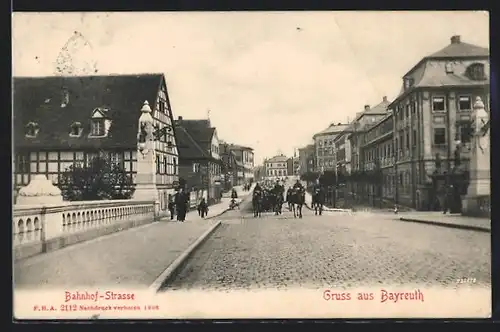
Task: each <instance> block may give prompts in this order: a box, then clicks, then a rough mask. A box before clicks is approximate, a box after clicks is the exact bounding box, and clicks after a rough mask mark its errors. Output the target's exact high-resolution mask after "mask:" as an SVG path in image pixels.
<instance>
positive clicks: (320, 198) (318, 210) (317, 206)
mask: <svg viewBox="0 0 500 332" xmlns="http://www.w3.org/2000/svg"><path fill="white" fill-rule="evenodd" d="M324 202H325V194H324V192H323V190H322V189H316V190H315V191H314V193H313V195H312V208H313V209H314V214H315V215H318V214H319V215H320V216H321V215H322V213H323V204H324Z"/></svg>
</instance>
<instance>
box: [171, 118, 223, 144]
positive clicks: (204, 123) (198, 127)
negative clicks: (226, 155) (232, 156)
mask: <svg viewBox="0 0 500 332" xmlns="http://www.w3.org/2000/svg"><path fill="white" fill-rule="evenodd" d="M175 124H176V125H179V126H182V127H184V128H185V129H186V130H187V131H188V132H189V135H191V136H192V137H193V138H194V140H195V141H196V142H198V143H208V142H211V141H212V137H213V135H214V133H215V128H213V127H211V126H210V120H194V119H189V120H184V119H178V120H176V121H175Z"/></svg>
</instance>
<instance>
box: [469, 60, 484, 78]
mask: <svg viewBox="0 0 500 332" xmlns="http://www.w3.org/2000/svg"><path fill="white" fill-rule="evenodd" d="M467 76H468V77H469V78H470V79H471V80H474V81H483V80H485V79H486V73H485V71H484V64H482V63H473V64H472V65H470V66H469V67H467Z"/></svg>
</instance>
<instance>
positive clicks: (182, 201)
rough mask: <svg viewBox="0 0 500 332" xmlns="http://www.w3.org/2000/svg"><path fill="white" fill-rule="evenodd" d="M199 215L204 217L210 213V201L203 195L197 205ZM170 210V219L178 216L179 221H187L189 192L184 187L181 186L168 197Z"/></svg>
mask: <svg viewBox="0 0 500 332" xmlns="http://www.w3.org/2000/svg"><path fill="white" fill-rule="evenodd" d="M197 210H198V215H199V216H200V217H202V218H204V217H206V216H207V214H208V203H207V201H206V200H205V198H204V197H203V198H202V199H201V200H200V203H199V204H198V206H197ZM168 211H169V212H170V220H174V218H175V217H177V221H180V222H184V221H186V214H187V212H188V211H189V193H187V192H186V191H185V190H184V189H183V188H180V189H179V191H178V192H177V193H175V194H174V195H170V196H169V199H168Z"/></svg>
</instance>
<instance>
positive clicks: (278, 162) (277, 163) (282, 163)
mask: <svg viewBox="0 0 500 332" xmlns="http://www.w3.org/2000/svg"><path fill="white" fill-rule="evenodd" d="M287 161H288V158H287V157H286V156H285V155H283V154H281V155H278V156H274V157H272V158H270V159H267V160H266V161H265V162H264V164H265V167H266V172H267V174H266V177H267V178H268V179H275V178H277V177H280V178H281V177H286V176H288V164H287Z"/></svg>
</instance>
